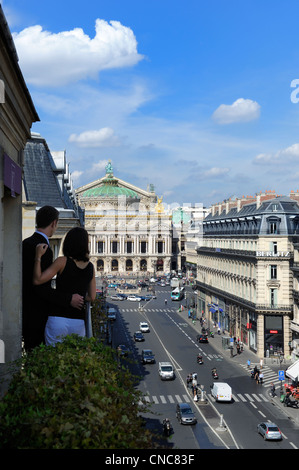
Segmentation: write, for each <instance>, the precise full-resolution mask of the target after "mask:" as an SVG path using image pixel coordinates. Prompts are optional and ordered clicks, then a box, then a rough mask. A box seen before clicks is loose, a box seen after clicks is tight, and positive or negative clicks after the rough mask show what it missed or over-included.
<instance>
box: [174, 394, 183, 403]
mask: <svg viewBox="0 0 299 470" xmlns="http://www.w3.org/2000/svg"><path fill="white" fill-rule="evenodd" d="M175 398H176V400H177V401H178V402H179V403H182V400H181V397H180V396H179V395H175Z"/></svg>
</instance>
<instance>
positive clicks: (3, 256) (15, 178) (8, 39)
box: [0, 6, 39, 394]
mask: <svg viewBox="0 0 299 470" xmlns="http://www.w3.org/2000/svg"><path fill="white" fill-rule="evenodd" d="M36 121H39V117H38V115H37V112H36V110H35V107H34V105H33V102H32V99H31V96H30V94H29V92H28V89H27V86H26V83H25V81H24V78H23V75H22V72H21V69H20V67H19V63H18V57H17V53H16V50H15V47H14V43H13V39H12V36H11V33H10V30H9V28H8V25H7V22H6V19H5V16H4V13H3V10H2V8H1V6H0V193H1V197H0V227H1V231H0V373H1V377H2V378H3V379H4V380H5V379H8V380H9V374H8V373H7V371H6V364H8V363H9V362H10V361H14V360H15V359H17V358H19V357H20V355H21V347H22V271H21V266H22V177H23V158H24V153H23V151H24V147H25V144H26V141H27V139H28V138H30V129H31V126H32V123H33V122H36ZM6 386H7V384H6V383H5V382H2V381H1V382H0V394H1V393H2V392H3V391H4V390H5V388H6Z"/></svg>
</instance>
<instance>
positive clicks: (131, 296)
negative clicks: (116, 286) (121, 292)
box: [127, 294, 141, 302]
mask: <svg viewBox="0 0 299 470" xmlns="http://www.w3.org/2000/svg"><path fill="white" fill-rule="evenodd" d="M127 300H131V301H132V302H140V301H141V297H139V296H137V295H135V294H133V295H128V297H127Z"/></svg>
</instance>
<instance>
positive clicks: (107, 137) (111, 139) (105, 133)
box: [69, 127, 120, 147]
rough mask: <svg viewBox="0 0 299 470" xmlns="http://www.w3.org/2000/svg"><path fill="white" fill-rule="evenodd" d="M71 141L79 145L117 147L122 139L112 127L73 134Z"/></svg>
mask: <svg viewBox="0 0 299 470" xmlns="http://www.w3.org/2000/svg"><path fill="white" fill-rule="evenodd" d="M69 142H73V143H75V144H78V146H79V147H117V146H119V145H120V139H119V138H118V137H117V136H116V135H115V134H114V131H113V129H111V128H110V127H103V128H102V129H98V130H92V131H85V132H82V133H81V134H79V135H77V134H71V135H70V137H69Z"/></svg>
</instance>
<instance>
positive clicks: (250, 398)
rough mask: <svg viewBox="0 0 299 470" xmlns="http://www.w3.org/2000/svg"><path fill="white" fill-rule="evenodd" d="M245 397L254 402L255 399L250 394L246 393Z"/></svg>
mask: <svg viewBox="0 0 299 470" xmlns="http://www.w3.org/2000/svg"><path fill="white" fill-rule="evenodd" d="M244 395H245V397H247V398H248V400H249V401H253V398H252V397H251V396H250V395H249V394H248V393H245V394H244Z"/></svg>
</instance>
